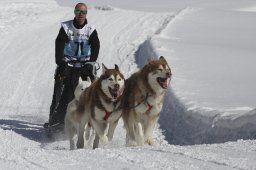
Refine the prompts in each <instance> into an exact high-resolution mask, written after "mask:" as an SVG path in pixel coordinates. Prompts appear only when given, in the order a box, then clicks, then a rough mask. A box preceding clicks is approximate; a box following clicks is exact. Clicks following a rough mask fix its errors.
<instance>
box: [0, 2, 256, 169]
mask: <svg viewBox="0 0 256 170" xmlns="http://www.w3.org/2000/svg"><path fill="white" fill-rule="evenodd" d="M75 3H77V1H72V0H57V2H56V1H54V0H33V1H30V0H2V1H1V2H0V36H1V39H0V46H1V48H0V54H1V55H0V59H1V61H2V64H1V72H0V77H1V79H2V81H1V82H0V92H1V95H0V103H1V104H0V136H1V140H0V167H1V168H0V169H80V168H83V169H163V170H166V169H256V140H255V139H256V104H255V101H256V89H255V87H254V86H255V83H256V67H255V63H256V57H255V54H256V34H255V30H256V28H255V27H256V24H255V21H254V20H255V17H256V13H255V12H256V2H254V1H252V0H243V1H240V0H225V1H224V2H223V1H222V0H205V1H201V0H190V1H186V0H159V1H154V0H140V1H134V0H130V1H125V0H119V1H116V0H108V1H107V0H105V1H104V0H94V1H90V2H88V4H89V13H88V20H89V22H91V23H92V24H93V25H95V26H96V28H97V30H98V34H99V37H100V40H101V50H100V56H99V59H98V61H99V62H100V63H104V64H105V65H106V66H108V67H113V64H114V63H116V64H118V65H119V67H120V68H121V71H122V72H123V73H124V75H125V77H128V76H130V75H131V74H132V73H133V72H135V71H136V70H138V69H139V68H141V67H142V66H143V65H144V64H145V63H146V61H147V59H148V58H149V57H158V56H159V55H163V56H165V57H166V58H167V60H168V62H169V64H170V65H171V67H172V71H173V79H172V82H171V87H170V88H169V91H168V93H167V95H166V99H165V104H164V108H163V110H162V112H161V117H160V120H159V125H158V126H157V128H156V129H155V131H154V136H155V138H156V140H157V142H156V145H155V146H143V147H129V148H127V147H125V146H124V143H125V131H124V129H123V127H122V121H120V123H119V125H118V127H117V130H116V133H115V136H114V139H113V141H112V142H111V143H110V144H109V145H107V146H104V147H101V148H99V149H96V150H90V149H82V150H75V151H70V150H69V144H68V141H65V140H64V141H57V142H53V143H49V142H48V141H47V139H46V138H45V135H44V131H43V127H42V124H43V123H44V122H46V121H47V119H48V111H49V105H50V102H51V97H52V91H53V74H54V69H55V63H54V41H55V38H56V35H57V33H58V30H59V28H60V22H61V21H64V20H68V19H72V18H73V6H74V4H75ZM99 74H100V72H99ZM223 142H225V143H223ZM191 144H196V145H191Z"/></svg>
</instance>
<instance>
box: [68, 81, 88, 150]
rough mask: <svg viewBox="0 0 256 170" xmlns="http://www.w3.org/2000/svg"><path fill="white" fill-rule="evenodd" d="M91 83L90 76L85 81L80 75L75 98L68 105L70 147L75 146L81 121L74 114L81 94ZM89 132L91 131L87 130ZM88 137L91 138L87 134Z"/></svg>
mask: <svg viewBox="0 0 256 170" xmlns="http://www.w3.org/2000/svg"><path fill="white" fill-rule="evenodd" d="M90 85H91V79H90V78H89V77H87V80H86V81H83V80H82V79H81V78H80V77H79V82H78V85H77V86H76V89H75V91H74V95H75V98H74V99H73V100H72V101H70V103H69V104H68V107H67V114H66V116H65V132H66V134H67V135H68V137H69V141H70V149H74V147H75V143H74V142H75V141H74V137H75V135H76V134H77V132H78V126H79V124H78V122H79V117H78V116H76V115H75V114H74V112H75V110H76V107H77V104H78V101H79V98H80V95H81V94H82V92H83V91H84V90H85V89H86V88H87V87H89V86H90ZM86 130H87V131H89V130H90V128H89V127H88V128H87V129H86ZM87 133H89V132H87ZM87 138H89V137H88V136H87Z"/></svg>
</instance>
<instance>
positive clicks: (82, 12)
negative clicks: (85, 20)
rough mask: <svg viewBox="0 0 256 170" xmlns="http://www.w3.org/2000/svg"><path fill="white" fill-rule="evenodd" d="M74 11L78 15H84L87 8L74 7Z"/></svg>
mask: <svg viewBox="0 0 256 170" xmlns="http://www.w3.org/2000/svg"><path fill="white" fill-rule="evenodd" d="M74 12H75V14H76V15H79V14H83V15H85V14H87V10H84V11H82V10H79V9H76V10H75V11H74Z"/></svg>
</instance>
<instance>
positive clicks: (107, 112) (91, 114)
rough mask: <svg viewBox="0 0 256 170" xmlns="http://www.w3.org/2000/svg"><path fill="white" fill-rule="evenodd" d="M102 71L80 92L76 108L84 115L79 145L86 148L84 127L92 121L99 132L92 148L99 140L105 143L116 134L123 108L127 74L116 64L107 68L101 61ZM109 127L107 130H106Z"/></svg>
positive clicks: (80, 128)
mask: <svg viewBox="0 0 256 170" xmlns="http://www.w3.org/2000/svg"><path fill="white" fill-rule="evenodd" d="M102 68H103V71H102V72H103V73H102V75H101V76H100V78H99V79H97V80H96V81H94V82H93V83H92V84H91V86H90V87H88V88H87V89H86V90H85V91H84V92H83V93H82V95H81V97H80V99H79V102H78V106H77V109H76V112H75V115H76V116H77V117H81V119H80V122H79V123H80V124H79V133H78V141H77V148H83V147H84V144H85V141H86V140H85V139H84V136H83V132H84V128H85V127H86V126H88V123H90V124H91V125H92V127H93V129H94V130H95V132H96V136H95V140H94V144H93V148H96V147H98V142H99V140H100V142H101V143H102V144H103V145H105V144H107V142H108V141H111V140H112V138H113V134H114V130H115V128H116V125H117V123H118V120H119V118H120V117H121V113H122V110H121V109H118V108H119V105H120V97H121V95H122V93H123V90H124V82H125V80H124V76H123V74H122V73H121V72H120V71H119V68H118V66H117V65H115V68H114V69H108V68H107V67H106V66H105V65H104V64H102ZM107 125H109V127H108V133H107V135H106V134H105V131H106V129H107Z"/></svg>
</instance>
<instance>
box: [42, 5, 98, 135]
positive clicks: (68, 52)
mask: <svg viewBox="0 0 256 170" xmlns="http://www.w3.org/2000/svg"><path fill="white" fill-rule="evenodd" d="M74 14H75V18H74V19H73V20H69V21H65V22H62V23H61V28H60V31H59V34H58V36H57V38H56V41H55V62H56V64H57V68H56V71H55V77H54V79H55V84H54V92H53V98H52V104H51V106H50V116H49V122H48V123H45V124H44V127H45V128H47V129H48V130H49V133H54V132H58V131H62V130H63V129H64V118H65V115H66V109H67V105H68V103H69V102H70V101H71V100H72V99H73V98H74V90H75V88H76V86H77V84H78V79H79V76H81V77H82V79H83V80H86V78H87V77H88V76H89V77H90V78H91V80H92V81H93V79H94V78H95V77H94V73H92V72H93V66H92V65H89V64H86V65H83V64H82V63H85V62H86V61H89V62H95V61H96V60H97V58H98V54H99V49H100V42H99V38H98V34H97V31H96V29H95V28H94V27H93V26H91V25H89V24H88V23H87V19H86V14H87V6H86V5H85V4H84V3H78V4H77V5H76V6H75V10H74Z"/></svg>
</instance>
